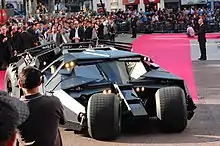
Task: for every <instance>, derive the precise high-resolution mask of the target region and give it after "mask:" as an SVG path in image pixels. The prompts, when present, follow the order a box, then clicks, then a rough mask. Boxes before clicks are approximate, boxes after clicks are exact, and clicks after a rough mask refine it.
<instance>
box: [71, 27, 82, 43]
mask: <svg viewBox="0 0 220 146" xmlns="http://www.w3.org/2000/svg"><path fill="white" fill-rule="evenodd" d="M75 32H76V29H75V28H74V29H71V31H70V36H69V39H70V40H71V41H73V38H74V37H75ZM78 35H79V38H80V40H79V41H80V42H82V41H83V38H84V30H83V29H82V28H79V29H78Z"/></svg>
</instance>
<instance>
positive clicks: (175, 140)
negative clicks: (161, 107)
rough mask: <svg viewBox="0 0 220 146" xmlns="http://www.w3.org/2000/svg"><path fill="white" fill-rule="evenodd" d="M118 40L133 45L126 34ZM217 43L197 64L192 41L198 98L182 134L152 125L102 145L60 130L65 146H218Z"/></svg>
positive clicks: (210, 45) (219, 90)
mask: <svg viewBox="0 0 220 146" xmlns="http://www.w3.org/2000/svg"><path fill="white" fill-rule="evenodd" d="M117 40H118V41H124V42H132V41H133V39H131V38H130V35H127V34H123V35H120V37H118V38H117ZM216 41H217V40H209V41H208V43H207V50H208V51H207V52H208V59H209V60H208V61H197V58H198V57H199V47H198V43H197V41H196V40H192V41H191V56H192V60H193V69H194V73H195V78H196V83H197V90H198V94H199V96H200V97H201V98H200V99H199V101H198V102H197V103H196V104H197V106H198V108H197V110H196V114H195V116H194V118H193V119H192V120H191V121H189V123H188V127H187V129H186V130H185V131H184V132H182V133H179V134H163V133H161V132H159V130H158V129H157V127H156V124H155V122H154V121H152V122H150V123H146V125H149V126H147V127H146V128H142V129H141V130H140V131H138V133H139V132H141V134H137V132H134V133H124V134H122V136H121V137H119V138H118V139H117V140H116V141H113V142H101V141H96V140H93V139H91V138H88V137H84V136H82V135H76V134H74V132H72V131H65V130H64V129H61V131H62V132H61V134H62V138H63V142H64V146H86V145H89V146H102V145H106V146H119V145H120V146H125V145H128V146H145V145H146V146H154V145H156V146H166V145H169V146H186V145H187V146H197V145H198V146H203V145H204V146H220V106H219V104H220V97H219V96H220V59H219V56H220V48H218V47H217V46H216V43H215V42H216Z"/></svg>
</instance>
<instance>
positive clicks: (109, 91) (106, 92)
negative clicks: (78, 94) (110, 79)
mask: <svg viewBox="0 0 220 146" xmlns="http://www.w3.org/2000/svg"><path fill="white" fill-rule="evenodd" d="M110 93H112V90H110V89H109V90H104V91H103V94H110Z"/></svg>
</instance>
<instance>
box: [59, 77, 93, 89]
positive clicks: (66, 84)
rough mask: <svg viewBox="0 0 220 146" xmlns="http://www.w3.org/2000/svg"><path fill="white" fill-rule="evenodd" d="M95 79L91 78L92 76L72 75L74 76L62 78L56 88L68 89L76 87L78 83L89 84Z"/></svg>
mask: <svg viewBox="0 0 220 146" xmlns="http://www.w3.org/2000/svg"><path fill="white" fill-rule="evenodd" d="M95 81H96V79H92V78H85V77H74V78H71V77H70V78H67V79H64V80H62V81H61V82H60V83H59V84H58V86H59V87H57V88H61V89H63V90H65V89H69V88H73V87H77V86H80V85H85V84H89V83H92V82H95Z"/></svg>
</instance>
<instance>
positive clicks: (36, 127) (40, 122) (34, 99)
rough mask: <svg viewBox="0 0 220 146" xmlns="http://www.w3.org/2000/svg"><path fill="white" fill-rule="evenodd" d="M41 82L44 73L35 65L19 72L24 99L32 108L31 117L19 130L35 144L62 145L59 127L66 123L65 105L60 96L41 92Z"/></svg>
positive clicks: (26, 138)
mask: <svg viewBox="0 0 220 146" xmlns="http://www.w3.org/2000/svg"><path fill="white" fill-rule="evenodd" d="M41 83H43V81H42V74H41V72H40V71H39V70H38V69H37V68H35V67H31V66H27V67H25V68H24V69H23V70H22V71H21V73H20V74H19V86H20V87H21V88H22V90H23V92H24V96H23V97H22V100H24V102H26V103H27V105H28V107H29V110H30V116H29V118H28V119H27V121H26V122H25V123H24V124H22V125H21V126H20V127H19V130H20V131H21V135H22V136H23V138H24V139H25V140H26V141H27V142H31V141H35V143H34V144H33V145H34V146H62V140H61V135H60V131H59V129H58V127H59V124H61V125H64V124H65V118H64V113H63V106H62V104H61V102H60V100H59V99H58V98H56V97H54V96H46V95H42V94H40V93H39V87H40V85H41Z"/></svg>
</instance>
